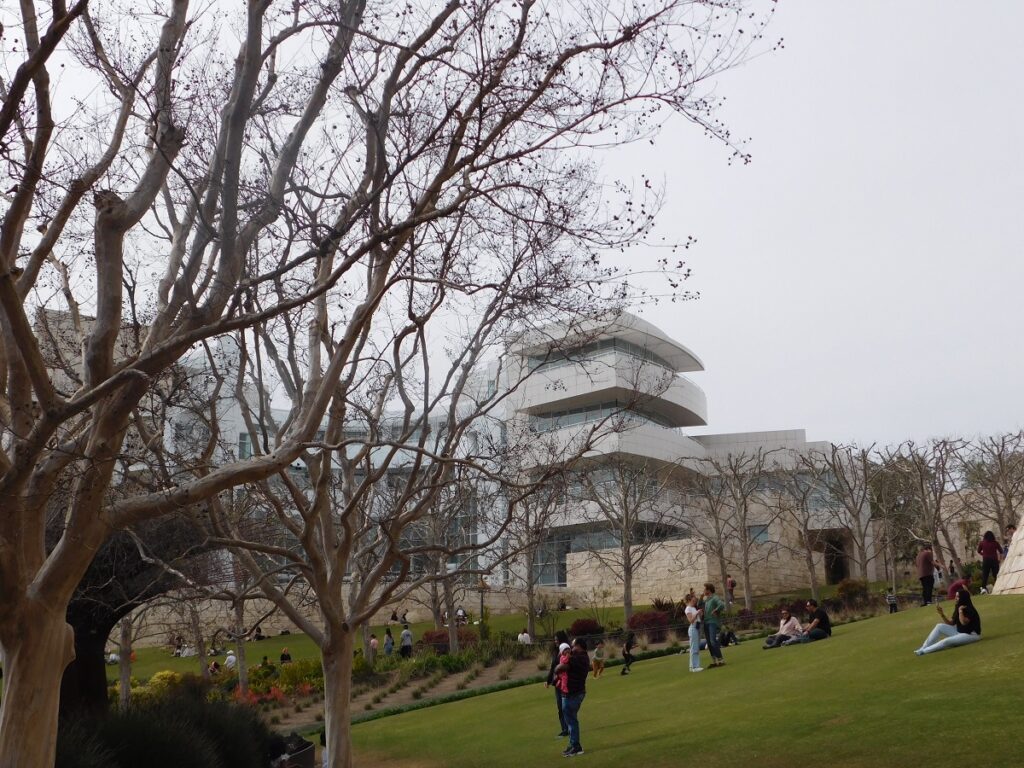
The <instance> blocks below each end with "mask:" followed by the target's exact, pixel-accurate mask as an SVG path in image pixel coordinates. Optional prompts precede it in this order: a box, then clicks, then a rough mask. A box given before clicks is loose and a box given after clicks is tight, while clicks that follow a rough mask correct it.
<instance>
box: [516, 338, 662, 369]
mask: <svg viewBox="0 0 1024 768" xmlns="http://www.w3.org/2000/svg"><path fill="white" fill-rule="evenodd" d="M609 350H615V351H616V352H622V353H623V354H626V355H629V356H630V357H634V358H636V359H637V360H642V361H644V362H647V363H654V364H655V365H660V366H661V367H662V368H665V369H666V370H669V371H675V368H674V367H673V366H672V364H671V363H669V362H668V361H667V360H666V359H665V358H663V357H661V356H659V355H656V354H654V353H653V352H651V350H649V349H647V348H646V347H641V346H640V345H639V344H634V343H633V342H631V341H626V340H625V339H601V340H599V341H594V342H591V343H590V344H583V345H581V346H578V347H572V348H571V349H565V350H553V351H552V352H550V353H549V354H546V355H533V356H531V357H530V358H529V363H530V369H531V370H538V369H540V368H554V367H557V366H560V365H576V364H577V363H580V362H582V361H583V360H586V359H589V358H593V357H597V356H598V355H600V354H602V353H604V352H607V351H609Z"/></svg>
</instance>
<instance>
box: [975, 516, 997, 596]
mask: <svg viewBox="0 0 1024 768" xmlns="http://www.w3.org/2000/svg"><path fill="white" fill-rule="evenodd" d="M978 554H979V555H981V588H982V590H985V589H986V588H987V587H988V577H989V574H991V575H992V583H993V584H995V583H996V579H998V578H999V564H1000V563H1001V562H1002V561H1003V548H1002V546H1000V544H999V542H998V541H996V535H995V534H994V533H992V531H985V535H984V536H982V538H981V541H980V542H979V543H978Z"/></svg>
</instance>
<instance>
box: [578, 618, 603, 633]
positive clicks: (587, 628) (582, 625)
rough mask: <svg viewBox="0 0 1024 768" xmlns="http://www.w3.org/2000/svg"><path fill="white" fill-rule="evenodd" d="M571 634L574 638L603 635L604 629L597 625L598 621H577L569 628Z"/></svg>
mask: <svg viewBox="0 0 1024 768" xmlns="http://www.w3.org/2000/svg"><path fill="white" fill-rule="evenodd" d="M569 634H570V635H571V636H572V637H588V636H590V635H603V634H604V627H602V626H601V625H600V624H598V623H597V619H576V621H574V622H573V623H572V625H571V626H570V627H569Z"/></svg>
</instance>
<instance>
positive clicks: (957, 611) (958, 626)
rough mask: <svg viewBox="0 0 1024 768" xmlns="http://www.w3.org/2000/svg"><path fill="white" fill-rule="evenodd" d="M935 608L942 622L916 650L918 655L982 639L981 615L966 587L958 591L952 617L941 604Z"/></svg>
mask: <svg viewBox="0 0 1024 768" xmlns="http://www.w3.org/2000/svg"><path fill="white" fill-rule="evenodd" d="M935 610H936V611H938V612H939V617H940V618H941V619H942V622H941V623H939V624H936V625H935V628H934V629H933V630H932V631H931V632H930V633H929V635H928V638H927V639H926V640H925V641H924V644H922V645H921V647H920V648H918V649H917V650H916V651H914V653H915V654H917V655H918V656H924V655H925V654H926V653H935V652H936V651H944V650H946V649H947V648H956V647H957V646H958V645H969V644H970V643H976V642H978V641H979V640H981V617H980V616H979V615H978V611H977V610H976V609H975V607H974V603H972V602H971V593H970V592H968V591H967V590H966V589H961V590H960V591H958V592H957V593H956V604H955V605H954V606H953V618H952V619H950V618H947V617H946V613H945V612H944V611H943V610H942V606H941V605H937V606H935Z"/></svg>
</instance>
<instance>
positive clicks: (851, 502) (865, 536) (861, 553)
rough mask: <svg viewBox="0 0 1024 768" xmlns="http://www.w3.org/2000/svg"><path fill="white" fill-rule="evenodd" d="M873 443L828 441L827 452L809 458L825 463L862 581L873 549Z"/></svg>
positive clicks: (876, 464) (876, 465)
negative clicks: (859, 443)
mask: <svg viewBox="0 0 1024 768" xmlns="http://www.w3.org/2000/svg"><path fill="white" fill-rule="evenodd" d="M874 451H875V446H874V445H870V446H868V447H867V448H860V447H858V446H856V445H834V444H833V445H831V446H830V447H829V450H828V451H827V452H823V453H822V454H821V455H820V457H819V456H815V457H813V458H812V461H821V462H823V463H824V465H825V470H826V471H825V472H824V474H823V475H822V479H823V480H824V483H825V486H826V488H827V489H828V492H829V495H830V496H831V498H832V499H833V500H834V501H835V502H836V503H837V504H838V505H839V506H840V508H841V509H842V515H841V518H840V519H841V522H842V527H843V528H845V529H846V530H847V531H848V532H849V535H850V542H851V543H852V544H853V552H852V553H851V555H852V560H853V562H854V563H855V564H856V565H857V578H859V579H861V580H864V581H866V580H867V578H868V564H869V563H870V562H871V561H872V560H873V559H874V558H875V556H876V555H877V552H876V550H875V548H874V547H873V546H872V544H871V540H872V536H873V532H874V529H873V525H872V506H871V494H872V489H873V487H874V483H873V481H874V477H875V475H876V474H877V473H878V471H879V468H880V463H879V461H878V460H877V458H876V457H875V456H874V455H873V454H874Z"/></svg>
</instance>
